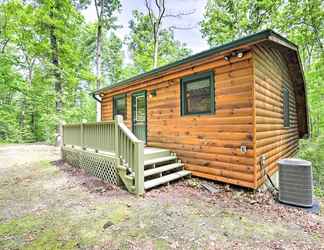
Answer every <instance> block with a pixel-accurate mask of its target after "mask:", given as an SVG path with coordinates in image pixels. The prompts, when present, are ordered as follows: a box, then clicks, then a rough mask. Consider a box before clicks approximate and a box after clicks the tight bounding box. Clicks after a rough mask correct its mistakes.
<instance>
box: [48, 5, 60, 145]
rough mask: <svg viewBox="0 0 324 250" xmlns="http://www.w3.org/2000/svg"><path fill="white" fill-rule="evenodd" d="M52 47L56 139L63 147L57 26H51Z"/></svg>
mask: <svg viewBox="0 0 324 250" xmlns="http://www.w3.org/2000/svg"><path fill="white" fill-rule="evenodd" d="M53 16H54V14H53V11H51V13H50V17H51V18H53ZM49 30H50V46H51V52H52V64H53V66H54V70H53V75H54V79H55V80H54V89H55V93H56V95H55V111H56V115H57V117H58V123H57V125H56V139H55V144H56V146H61V142H62V131H61V125H62V124H63V121H62V111H63V101H62V95H63V83H62V78H61V73H60V69H59V51H58V42H57V37H56V34H55V26H54V25H51V26H50V28H49Z"/></svg>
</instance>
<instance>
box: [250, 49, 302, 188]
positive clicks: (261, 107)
mask: <svg viewBox="0 0 324 250" xmlns="http://www.w3.org/2000/svg"><path fill="white" fill-rule="evenodd" d="M253 59H254V60H253V62H254V72H255V73H254V76H255V85H254V86H255V112H256V145H255V149H256V150H255V152H256V181H257V185H258V186H259V185H261V184H262V183H263V181H264V172H265V171H266V172H267V173H269V174H270V175H271V174H273V173H274V172H275V171H276V170H277V164H276V162H277V161H278V160H279V159H281V158H285V157H291V156H293V155H294V154H295V153H296V151H297V148H298V138H299V136H298V126H297V114H296V101H295V91H294V83H293V81H292V80H291V79H292V78H291V76H290V71H289V68H288V63H287V61H286V57H285V56H284V55H283V54H282V52H280V51H279V50H278V49H276V48H270V47H268V46H262V45H256V46H254V48H253ZM284 86H285V87H287V88H288V89H289V111H290V127H289V128H285V127H284V120H283V87H284ZM262 155H265V157H266V164H265V168H266V169H265V170H264V169H262V171H261V166H260V157H261V156H262Z"/></svg>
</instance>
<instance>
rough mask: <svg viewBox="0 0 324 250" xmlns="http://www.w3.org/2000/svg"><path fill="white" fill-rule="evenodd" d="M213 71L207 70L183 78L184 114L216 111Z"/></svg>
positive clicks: (182, 97) (182, 101)
mask: <svg viewBox="0 0 324 250" xmlns="http://www.w3.org/2000/svg"><path fill="white" fill-rule="evenodd" d="M214 102H215V100H214V79H213V73H212V72H207V73H202V74H197V75H194V76H190V77H186V78H183V79H181V104H182V109H181V111H182V115H187V114H203V113H212V112H214V106H215V104H214Z"/></svg>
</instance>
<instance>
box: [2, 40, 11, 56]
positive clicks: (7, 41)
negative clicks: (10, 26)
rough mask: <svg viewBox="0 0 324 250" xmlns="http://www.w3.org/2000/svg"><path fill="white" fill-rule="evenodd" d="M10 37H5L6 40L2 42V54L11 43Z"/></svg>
mask: <svg viewBox="0 0 324 250" xmlns="http://www.w3.org/2000/svg"><path fill="white" fill-rule="evenodd" d="M9 41H10V40H9V38H8V39H5V40H4V41H2V42H1V50H0V51H1V54H3V53H4V51H5V49H6V47H7V44H8V43H9Z"/></svg>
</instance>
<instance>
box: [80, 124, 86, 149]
mask: <svg viewBox="0 0 324 250" xmlns="http://www.w3.org/2000/svg"><path fill="white" fill-rule="evenodd" d="M80 133H81V135H80V140H81V149H82V150H84V149H85V148H84V136H83V122H81V124H80Z"/></svg>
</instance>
